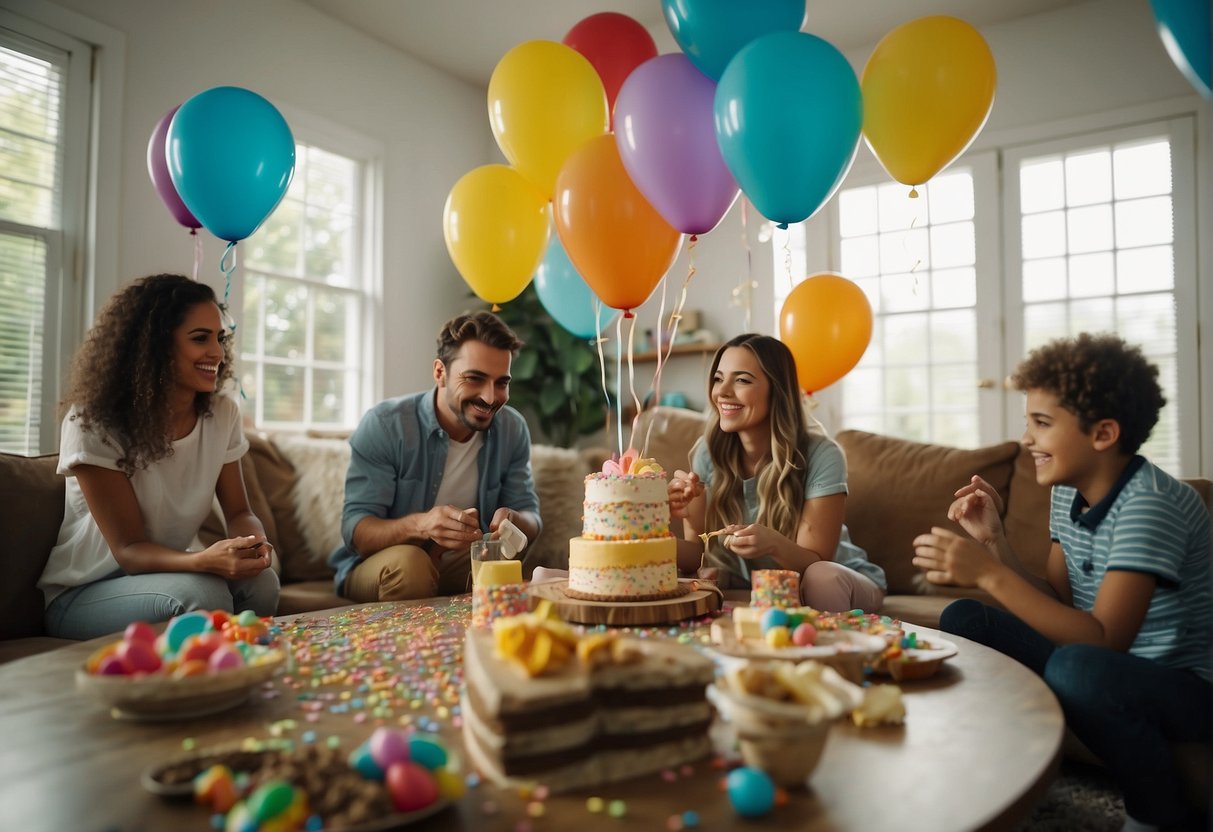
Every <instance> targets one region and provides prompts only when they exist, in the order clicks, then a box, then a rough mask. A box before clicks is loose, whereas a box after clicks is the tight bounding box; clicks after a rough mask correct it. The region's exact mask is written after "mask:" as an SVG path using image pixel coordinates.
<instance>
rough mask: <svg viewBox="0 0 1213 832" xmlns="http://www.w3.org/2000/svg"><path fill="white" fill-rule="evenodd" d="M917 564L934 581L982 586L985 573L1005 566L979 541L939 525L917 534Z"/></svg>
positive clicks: (915, 544) (956, 584)
mask: <svg viewBox="0 0 1213 832" xmlns="http://www.w3.org/2000/svg"><path fill="white" fill-rule="evenodd" d="M913 563H914V565H915V566H917V567H918V568H919V569H922V570H924V571H925V572H926V577H927V580H928V581H930V582H931V583H933V584H949V585H951V586H978V585H979V584H980V582H981V580H982V578H984V577H985V576H987V575H989V574H991V573H992V572H994V571H995V570H997V569H1003V568H1005V567H1004V566H1003V565H1002V563H1001V562H1000V561H999V560H998V559H997V558H994V557H991V556H990V552H989V550H987V549H985V548H984V547H982V546H980V545H979V544H978V543H977V542H976V541H973V540H969V539H968V538H964V537H961V536H960V535H958V534H956V533H955V532H951V531H948V530H947V529H944V528H940V527H939V526H935V527H934V528H932V529H931V531H930V533H928V534H920V535H918V537H916V538H914V561H913Z"/></svg>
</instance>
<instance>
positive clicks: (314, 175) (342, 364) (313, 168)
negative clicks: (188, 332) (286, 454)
mask: <svg viewBox="0 0 1213 832" xmlns="http://www.w3.org/2000/svg"><path fill="white" fill-rule="evenodd" d="M295 153H296V155H295V177H294V179H293V180H292V181H291V187H290V190H289V191H288V192H287V194H286V197H285V198H284V199H283V200H282V203H281V204H280V205H279V206H278V208H277V209H276V210H275V211H274V213H273V214H272V215H271V216H270V217H269V219H268V220H266V222H265V225H263V226H262V227H261V228H260V229H259V230H258V231H257V233H256V234H254V235H253V236H252V237H250V238H249V240H248V242H247V244H246V245H247V255H246V259H245V262H244V269H245V277H244V280H245V284H244V311H243V320H242V321H240V322H239V323H238V329H237V338H238V340H239V345H240V375H241V384H242V387H243V389H244V394H245V396H247V397H248V399H249V401H250V403H251V405H252V413H253V417H254V421H255V423H256V424H257V425H258V426H262V427H274V428H289V429H301V428H310V427H320V428H348V427H353V426H354V425H355V424H356V423H357V421H358V418H359V417H360V416H361V414H362V403H363V390H364V387H365V383H366V382H365V366H364V365H365V361H364V354H365V353H364V348H363V347H364V344H365V343H367V341H366V338H367V333H368V331H369V324H368V321H369V320H370V312H371V297H370V291H371V281H370V278H369V269H368V268H367V267H366V264H365V262H364V261H365V258H364V257H363V242H364V232H363V229H364V228H365V225H366V216H365V211H364V210H363V204H364V188H365V185H364V183H365V179H366V176H367V171H366V167H367V166H366V163H365V162H363V161H361V160H358V159H352V158H347V157H345V156H341V155H339V154H336V153H332V152H329V151H327V150H324V149H322V148H320V147H316V146H313V145H307V144H298V145H297V146H296V149H295Z"/></svg>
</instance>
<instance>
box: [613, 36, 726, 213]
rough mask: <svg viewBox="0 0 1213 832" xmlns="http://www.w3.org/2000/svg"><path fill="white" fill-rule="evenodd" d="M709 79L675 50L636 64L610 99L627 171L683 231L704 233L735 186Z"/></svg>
mask: <svg viewBox="0 0 1213 832" xmlns="http://www.w3.org/2000/svg"><path fill="white" fill-rule="evenodd" d="M715 96H716V83H715V82H714V81H712V80H711V79H710V78H708V77H707V76H706V75H704V74H703V73H702V72H700V71H699V70H698V69H696V68H695V66H694V64H692V63H691V61H690V59H689V58H687V56H686V55H684V54H682V53H681V52H679V53H675V54H670V55H659V56H658V57H656V58H653V59H652V60H649V61H645V62H644V63H643V64H641V65H640V66H638V67H637V68H636V69H635V70H634V71H633V72H632V74H631V75H629V76H628V78H627V80H626V81H624V82H623V87H622V88H621V89H620V90H619V97H618V98H617V99H616V100H615V142H616V144H618V145H619V155H620V157H621V158H622V159H623V165H624V167H625V168H627V171H628V176H630V177H631V179H632V181H633V182H634V183H635V184H636V187H637V188H638V189H639V190H640V192H641V193H642V194H644V196H645V199H647V200H648V201H649V202H650V203H651V204H652V205H653V207H654V208H656V209H657V213H659V214H661V216H662V218H663V219H665V221H666V222H668V223H669V224H670V225H672V226H674V227H675V228H677V229H678V230H679V231H681V232H682V233H684V234H706V233H707V232H709V231H711V230H712V229H713V228H715V227H716V225H717V224H718V223H719V222H720V220H721V219H722V218H723V217H724V215H725V214H727V213H728V212H729V208H731V207H732V206H733V202H734V201H736V199H737V194H738V193H740V190H739V189H738V187H737V182H736V181H735V180H734V179H733V174H731V173H730V172H729V169H728V167H727V166H726V165H725V163H724V157H723V156H722V155H721V153H720V147H719V146H718V145H717V144H716V122H715V115H714V114H713V110H712V107H713V101H714V99H715Z"/></svg>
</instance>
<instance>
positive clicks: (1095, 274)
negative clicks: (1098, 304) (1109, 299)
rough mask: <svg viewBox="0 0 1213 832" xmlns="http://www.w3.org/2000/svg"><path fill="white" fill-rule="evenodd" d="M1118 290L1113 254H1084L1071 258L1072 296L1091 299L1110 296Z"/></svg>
mask: <svg viewBox="0 0 1213 832" xmlns="http://www.w3.org/2000/svg"><path fill="white" fill-rule="evenodd" d="M1115 288H1116V280H1115V276H1114V275H1113V273H1112V254H1111V252H1106V251H1105V252H1100V253H1099V254H1082V255H1079V256H1077V257H1071V258H1070V296H1071V297H1075V298H1089V297H1096V296H1099V295H1110V294H1112V292H1113V291H1114V290H1115Z"/></svg>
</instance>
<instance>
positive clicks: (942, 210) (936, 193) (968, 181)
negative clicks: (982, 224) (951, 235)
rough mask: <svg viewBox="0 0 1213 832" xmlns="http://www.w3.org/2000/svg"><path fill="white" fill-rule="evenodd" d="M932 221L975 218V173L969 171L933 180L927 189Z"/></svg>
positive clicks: (945, 175)
mask: <svg viewBox="0 0 1213 832" xmlns="http://www.w3.org/2000/svg"><path fill="white" fill-rule="evenodd" d="M927 198H928V203H927V204H928V205H929V206H930V211H931V222H932V223H943V222H955V221H957V220H971V219H973V175H972V174H971V173H969V172H967V171H965V172H956V173H951V174H944V175H942V176H937V177H935V178H934V179H932V180H931V185H930V188H929V189H928V191H927Z"/></svg>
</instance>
